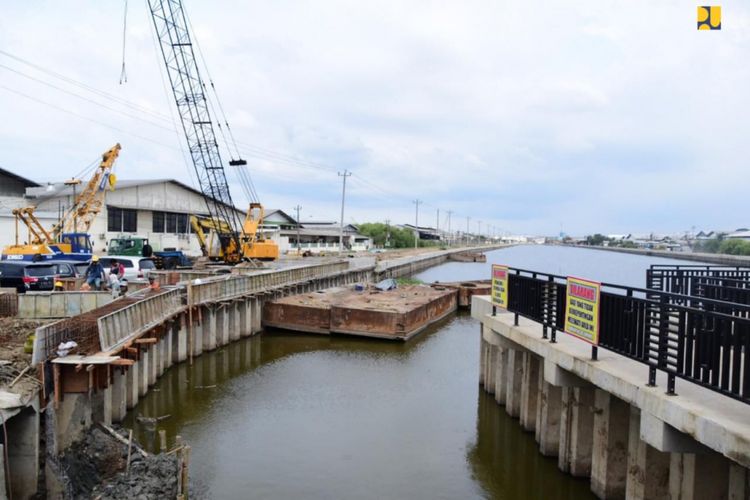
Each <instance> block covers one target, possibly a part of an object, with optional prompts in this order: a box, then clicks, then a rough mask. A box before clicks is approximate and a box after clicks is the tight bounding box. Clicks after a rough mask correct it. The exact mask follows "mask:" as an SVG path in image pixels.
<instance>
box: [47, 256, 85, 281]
mask: <svg viewBox="0 0 750 500" xmlns="http://www.w3.org/2000/svg"><path fill="white" fill-rule="evenodd" d="M45 264H52V265H53V266H55V274H56V275H57V277H58V278H77V277H79V276H83V274H84V273H85V272H86V268H87V267H89V263H88V262H81V261H76V260H50V261H48V262H45Z"/></svg>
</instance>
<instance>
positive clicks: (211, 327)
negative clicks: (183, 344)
mask: <svg viewBox="0 0 750 500" xmlns="http://www.w3.org/2000/svg"><path fill="white" fill-rule="evenodd" d="M203 312H204V313H205V314H204V315H203V321H204V322H203V350H204V351H213V350H214V349H216V328H217V325H216V316H217V314H216V309H214V308H211V307H207V308H206V309H205V310H204V311H203Z"/></svg>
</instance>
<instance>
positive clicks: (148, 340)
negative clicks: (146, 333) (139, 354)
mask: <svg viewBox="0 0 750 500" xmlns="http://www.w3.org/2000/svg"><path fill="white" fill-rule="evenodd" d="M157 342H158V340H157V339H155V338H145V339H135V343H136V344H156V343H157Z"/></svg>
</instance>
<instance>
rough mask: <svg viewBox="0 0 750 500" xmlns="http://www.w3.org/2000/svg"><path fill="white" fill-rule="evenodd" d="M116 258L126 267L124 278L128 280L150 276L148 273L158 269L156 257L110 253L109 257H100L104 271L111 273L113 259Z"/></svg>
mask: <svg viewBox="0 0 750 500" xmlns="http://www.w3.org/2000/svg"><path fill="white" fill-rule="evenodd" d="M113 260H116V261H117V262H119V263H121V264H122V265H123V267H124V268H125V276H124V278H125V279H127V280H135V279H139V278H148V273H149V272H150V271H152V270H155V269H156V264H155V263H154V259H152V258H150V257H132V256H129V255H108V256H107V257H100V258H99V262H100V263H101V264H102V266H104V271H105V272H106V273H109V269H110V268H111V267H112V261H113Z"/></svg>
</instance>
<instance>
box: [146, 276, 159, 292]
mask: <svg viewBox="0 0 750 500" xmlns="http://www.w3.org/2000/svg"><path fill="white" fill-rule="evenodd" d="M148 288H149V290H158V289H159V288H160V286H159V281H158V280H157V279H156V278H155V277H154V275H152V274H150V275H149V277H148Z"/></svg>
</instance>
